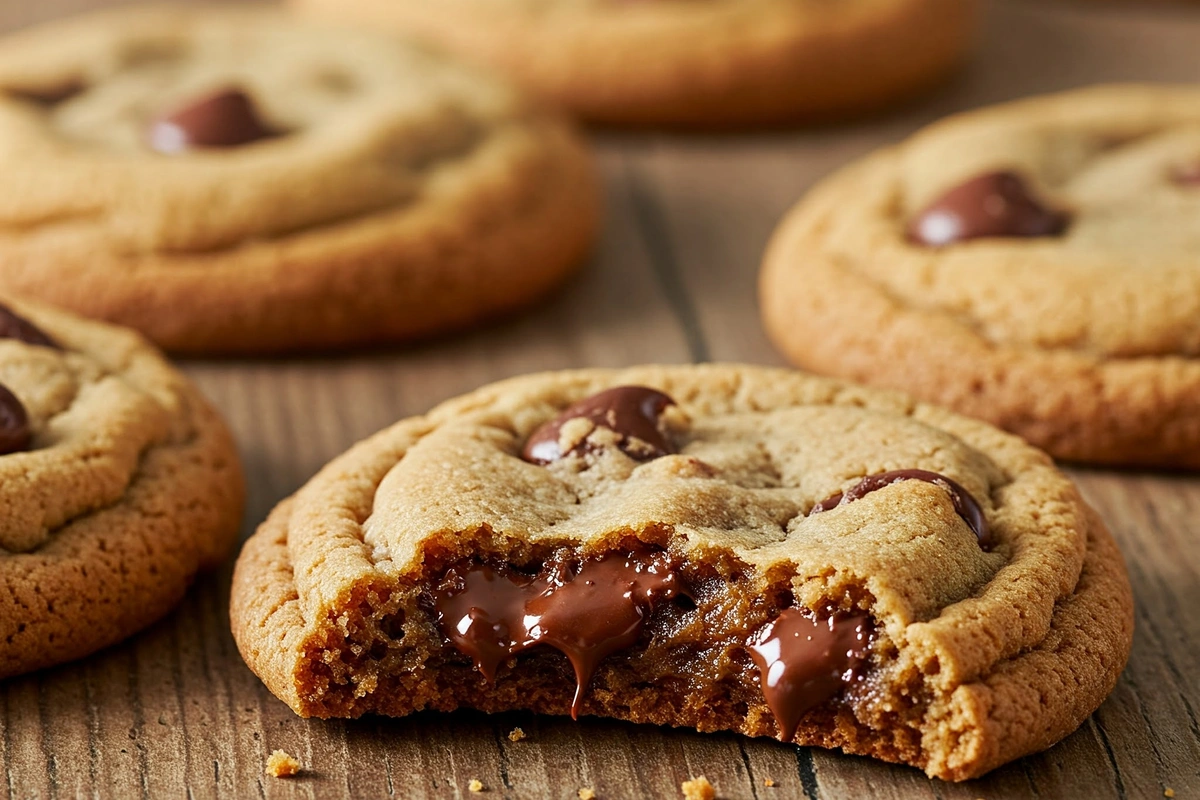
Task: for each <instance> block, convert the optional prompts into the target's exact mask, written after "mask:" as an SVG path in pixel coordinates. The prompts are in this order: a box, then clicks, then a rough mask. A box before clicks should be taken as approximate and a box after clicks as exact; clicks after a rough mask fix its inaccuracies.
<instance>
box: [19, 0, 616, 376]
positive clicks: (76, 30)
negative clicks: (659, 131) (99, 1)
mask: <svg viewBox="0 0 1200 800" xmlns="http://www.w3.org/2000/svg"><path fill="white" fill-rule="evenodd" d="M0 170H2V171H3V174H4V175H5V187H6V189H5V192H4V193H3V197H0V289H3V290H4V291H5V292H8V293H12V294H16V295H22V296H28V297H34V298H38V299H42V300H46V301H50V302H53V303H55V304H58V305H61V306H64V307H67V308H70V309H73V310H74V311H77V312H80V313H82V314H85V315H89V316H93V317H98V318H103V319H106V320H109V321H113V322H118V323H121V324H125V325H129V326H132V327H134V328H137V329H138V330H140V331H142V332H143V333H144V334H146V335H147V336H148V337H150V338H151V339H153V340H154V341H155V342H157V343H158V344H160V345H162V346H163V347H166V348H168V349H170V350H173V351H176V352H184V353H268V352H277V351H285V350H301V349H309V348H331V347H337V346H343V345H354V344H366V343H375V342H385V341H398V340H405V339H411V338H414V337H420V336H426V335H430V334H434V333H438V332H442V331H447V330H450V329H455V328H462V327H466V326H469V325H473V324H475V323H478V322H480V321H482V320H484V319H487V318H490V317H493V316H495V315H498V314H501V313H503V312H508V311H510V310H513V309H515V308H518V307H520V306H523V305H526V304H528V303H530V302H532V301H533V300H535V299H537V298H538V297H540V296H542V295H544V294H545V293H546V292H548V291H549V290H550V289H551V288H553V287H554V286H555V285H557V284H558V283H559V282H561V281H562V280H563V279H564V278H565V277H566V276H567V275H568V274H569V273H570V272H572V271H573V270H574V269H575V268H576V266H577V265H578V264H579V263H580V261H581V259H582V258H583V257H584V255H585V254H586V253H587V251H588V249H589V247H590V245H591V243H592V240H593V239H594V236H595V233H596V229H597V224H598V217H599V198H598V189H597V185H596V178H595V176H594V174H593V169H592V164H591V159H590V156H589V154H588V152H587V150H586V148H585V146H584V144H583V143H582V142H581V140H580V139H579V138H577V137H576V135H575V134H574V133H573V132H572V131H571V130H570V128H569V126H568V125H567V124H566V123H564V122H563V121H562V120H561V119H559V118H557V117H555V116H553V115H551V114H547V113H545V112H544V111H542V110H541V109H540V108H538V107H537V106H536V105H535V104H531V103H529V102H527V101H526V99H524V98H523V97H522V96H521V95H520V94H519V93H517V92H514V91H513V90H511V89H510V88H508V87H507V86H506V85H505V84H503V83H500V82H498V81H496V80H493V79H492V78H489V77H487V76H485V75H482V74H480V73H479V72H477V71H475V70H473V69H470V68H466V67H463V66H460V65H459V64H457V63H455V62H453V61H451V60H447V59H446V58H444V57H443V56H440V55H434V54H431V53H430V52H429V51H428V50H426V49H425V48H423V47H421V46H416V45H413V44H410V43H407V42H404V41H400V40H398V39H395V38H393V37H390V36H380V35H376V34H371V33H367V32H363V33H357V32H348V31H331V30H326V29H325V28H324V27H323V26H320V25H318V24H312V23H303V22H297V21H294V20H293V19H291V18H289V17H287V16H286V15H284V14H282V13H280V12H278V11H273V10H268V9H262V8H235V7H226V8H220V7H208V8H202V9H182V8H177V7H170V8H167V7H163V8H140V9H133V10H129V9H123V10H115V11H109V12H103V13H98V14H93V15H89V16H83V17H77V18H74V19H71V20H66V21H61V22H53V23H49V24H46V25H44V26H41V27H36V28H32V29H28V30H26V31H23V32H20V33H17V34H15V35H12V36H9V37H7V38H5V39H3V40H0Z"/></svg>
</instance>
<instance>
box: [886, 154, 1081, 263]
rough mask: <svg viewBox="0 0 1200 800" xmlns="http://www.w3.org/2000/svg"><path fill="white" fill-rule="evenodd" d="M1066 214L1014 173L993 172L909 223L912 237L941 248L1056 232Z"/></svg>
mask: <svg viewBox="0 0 1200 800" xmlns="http://www.w3.org/2000/svg"><path fill="white" fill-rule="evenodd" d="M1068 222H1069V218H1068V216H1067V215H1066V214H1064V213H1062V212H1060V211H1056V210H1054V209H1050V208H1046V207H1045V206H1044V205H1042V204H1041V203H1040V202H1039V201H1038V200H1037V198H1035V197H1034V196H1033V193H1032V192H1031V191H1030V190H1029V187H1028V186H1027V185H1026V184H1025V181H1024V180H1023V179H1022V178H1021V176H1020V175H1018V174H1016V173H1015V172H989V173H986V174H983V175H980V176H978V177H975V178H972V179H971V180H969V181H967V182H966V183H963V184H961V185H959V186H956V187H955V188H953V189H951V190H950V191H948V192H946V193H945V194H944V195H942V196H941V197H939V198H938V199H937V200H935V201H934V202H933V203H931V204H929V205H928V206H926V207H925V208H924V209H923V210H922V211H921V212H920V213H919V214H917V215H916V216H915V217H914V218H913V219H912V221H911V222H909V225H908V238H909V240H911V241H913V242H917V243H918V244H924V245H928V246H930V247H941V246H943V245H947V244H952V243H954V242H961V241H966V240H967V239H978V238H982V237H991V236H1003V237H1031V236H1057V235H1058V234H1060V233H1062V232H1063V231H1064V230H1066V227H1067V224H1068Z"/></svg>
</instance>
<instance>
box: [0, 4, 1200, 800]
mask: <svg viewBox="0 0 1200 800" xmlns="http://www.w3.org/2000/svg"><path fill="white" fill-rule="evenodd" d="M435 1H436V0H431V2H435ZM101 4H102V3H100V2H96V0H92V2H89V1H88V0H37V2H33V1H32V0H0V28H13V27H18V26H20V25H23V24H27V23H30V22H33V21H36V20H38V19H42V18H46V17H50V16H54V15H57V14H63V13H67V12H68V11H72V10H76V9H79V8H83V7H86V6H89V5H101ZM1136 5H1137V4H1134V5H1131V6H1128V7H1126V8H1119V7H1116V6H1100V5H1098V4H1095V3H1091V4H1088V5H1087V6H1086V7H1085V6H1083V5H1081V6H1069V5H1057V4H1053V3H1051V2H1048V0H1026V1H1025V2H1018V0H1008V1H1007V2H1004V1H1003V0H997V1H996V2H993V3H992V5H991V6H990V7H989V13H988V16H987V21H986V22H987V24H986V27H985V30H984V31H983V33H982V36H981V39H982V41H981V47H980V50H979V53H978V56H977V58H976V59H975V61H974V63H973V64H972V65H971V66H970V68H969V69H968V70H967V71H966V72H965V73H964V74H963V75H962V76H961V77H960V78H959V79H957V80H956V81H955V82H953V83H952V84H951V85H949V86H947V87H945V89H944V90H943V91H941V92H940V93H938V94H937V95H936V96H934V97H932V98H930V99H928V100H927V101H925V102H924V103H922V104H920V105H918V106H916V107H915V108H910V109H908V110H907V111H905V112H901V113H898V114H895V115H892V116H890V117H887V118H884V119H879V120H873V121H870V122H864V123H861V124H856V125H851V126H846V127H839V128H829V129H822V130H816V131H805V132H794V133H775V134H769V135H768V134H760V135H750V136H730V137H670V136H658V135H651V136H641V135H637V136H635V135H606V136H603V137H601V138H600V140H599V141H598V147H599V151H600V158H601V161H602V164H603V167H604V173H605V176H606V179H607V180H606V187H607V189H606V191H607V201H608V226H607V228H606V231H605V235H604V239H603V241H602V242H601V244H600V247H599V250H598V252H597V254H596V256H595V258H594V259H592V261H591V263H590V264H589V265H588V266H587V268H586V269H585V270H584V272H583V273H582V274H581V275H580V276H579V278H578V279H576V280H575V281H573V282H572V283H571V284H570V285H569V286H568V287H567V288H566V289H565V290H564V291H563V292H561V293H560V294H558V295H557V296H556V297H555V298H554V299H553V300H552V302H550V303H549V304H548V305H546V306H545V307H543V308H542V309H541V310H539V311H536V312H534V313H533V314H531V315H528V316H525V317H523V318H521V319H518V320H514V321H512V322H509V323H506V324H502V325H499V326H496V327H493V328H491V329H489V330H486V331H482V332H479V333H476V334H472V335H468V336H464V337H460V338H456V339H451V340H448V341H444V342H440V343H436V344H429V345H425V346H420V347H415V348H411V349H406V350H401V351H394V352H384V353H371V354H352V355H347V356H345V357H341V358H326V359H319V360H290V361H262V362H259V361H253V362H238V363H191V364H188V365H187V370H188V371H189V372H190V373H191V375H192V376H194V377H195V379H196V380H197V381H199V382H200V384H201V385H202V386H203V388H204V389H205V390H206V391H207V392H208V394H209V395H210V396H211V397H212V398H213V400H214V401H215V402H216V403H217V404H218V405H219V406H220V407H221V409H223V411H224V412H225V414H226V416H227V417H228V419H229V421H230V423H231V425H232V426H233V429H234V431H235V433H236V434H237V436H238V438H239V441H240V442H241V450H242V455H243V457H244V459H245V463H246V466H247V471H248V474H249V482H250V486H249V491H250V496H249V507H248V509H247V512H246V519H245V531H246V533H249V531H250V530H252V529H253V527H254V525H255V524H256V523H257V522H258V521H259V520H261V519H262V518H263V517H264V516H265V515H266V513H267V511H268V510H269V509H270V508H271V506H272V505H274V503H275V502H276V501H278V500H279V499H280V498H282V497H284V496H285V495H287V494H289V493H290V492H292V491H293V490H295V489H296V488H297V487H299V486H300V485H301V484H302V483H303V482H304V481H305V479H306V478H307V477H308V476H309V475H311V474H312V473H313V472H314V471H316V470H317V468H318V467H320V466H321V465H322V464H323V463H324V462H325V461H326V460H328V459H329V458H331V457H332V456H334V455H336V454H337V453H340V452H341V451H342V450H344V449H345V448H346V447H347V446H348V445H350V444H351V443H352V442H354V441H356V440H358V439H360V438H362V437H364V436H366V435H367V434H370V433H372V432H373V431H375V430H377V429H379V428H381V427H383V426H385V425H387V424H389V423H391V422H393V421H395V420H397V419H399V418H401V417H404V416H407V415H410V414H415V413H418V412H421V411H424V410H426V409H427V408H429V407H430V406H431V405H432V404H434V403H436V402H437V401H439V400H442V399H445V398H447V397H450V396H453V395H456V394H459V393H461V392H464V391H467V390H469V389H471V388H473V387H475V386H478V385H480V384H482V383H485V382H488V381H492V380H495V379H499V378H503V377H506V376H510V375H515V374H518V373H522V372H529V371H533V370H542V369H556V368H562V367H573V366H584V365H597V366H605V365H613V366H616V365H625V364H633V363H638V362H647V361H661V362H688V361H704V360H738V361H751V362H762V363H769V364H776V363H780V359H779V357H778V356H777V355H776V354H775V353H774V352H773V351H772V350H771V348H770V347H769V346H768V344H767V342H766V340H765V339H764V337H763V334H762V333H761V331H760V328H759V324H758V318H757V314H756V308H755V291H754V285H755V274H756V270H757V264H758V258H759V254H760V252H761V250H762V247H763V245H764V243H765V241H766V239H767V236H768V234H769V233H770V231H771V228H772V226H773V225H774V223H775V222H776V220H778V219H779V217H780V215H781V214H782V212H783V211H784V209H786V208H787V207H788V205H789V204H790V203H791V202H793V201H794V200H795V199H796V198H797V196H798V195H799V194H800V193H802V192H803V191H804V190H805V189H806V188H807V187H808V186H809V185H810V184H812V182H813V181H814V180H816V179H817V178H819V177H821V176H822V175H824V174H825V173H827V172H829V171H830V170H832V169H834V168H835V167H837V166H838V165H839V164H841V163H843V162H845V161H846V160H847V159H849V158H852V157H854V156H857V155H858V154H860V153H864V152H866V151H868V150H870V149H872V148H873V147H876V146H877V145H879V144H881V143H883V142H888V141H893V140H896V139H898V138H900V137H902V136H904V135H905V134H907V133H908V132H909V131H911V130H913V129H914V128H916V127H917V126H918V125H921V124H923V123H925V122H927V121H929V120H931V119H934V118H936V117H938V116H940V115H942V114H944V113H947V112H949V111H953V110H957V109H962V108H968V107H972V106H976V105H980V104H983V103H987V102H992V101H996V100H1002V99H1006V98H1011V97H1018V96H1021V95H1025V94H1029V93H1033V92H1039V91H1044V90H1050V89H1058V88H1065V87H1071V86H1076V85H1080V84H1085V83H1089V82H1095V81H1106V80H1126V79H1157V80H1189V79H1190V80H1195V79H1196V78H1197V69H1196V66H1197V64H1198V63H1200V61H1198V55H1197V51H1198V50H1200V10H1196V9H1183V8H1173V9H1172V8H1167V7H1161V8H1148V7H1143V8H1136ZM0 180H2V179H0ZM0 185H2V183H0ZM1074 474H1075V476H1076V477H1077V478H1078V480H1079V482H1080V483H1081V484H1082V486H1083V489H1084V491H1085V493H1086V494H1087V496H1088V498H1089V500H1090V501H1091V502H1092V503H1094V504H1095V505H1096V506H1097V507H1098V508H1099V509H1100V511H1101V512H1102V513H1103V515H1104V517H1105V518H1106V519H1107V520H1108V522H1109V524H1110V525H1111V526H1112V528H1113V529H1114V531H1115V533H1116V535H1117V537H1118V539H1119V540H1120V543H1121V545H1122V546H1123V549H1124V551H1125V554H1126V557H1127V558H1128V560H1129V568H1130V573H1131V576H1132V579H1133V584H1134V589H1135V592H1136V594H1137V598H1138V605H1137V626H1138V627H1137V636H1136V639H1135V642H1134V651H1133V657H1132V659H1131V660H1130V663H1129V667H1128V669H1127V670H1126V671H1125V674H1124V677H1123V678H1122V679H1121V682H1120V684H1119V685H1118V686H1117V689H1116V691H1115V692H1114V693H1113V695H1112V697H1111V698H1110V699H1109V700H1108V702H1106V703H1105V704H1104V706H1103V707H1102V708H1101V709H1100V710H1099V711H1098V712H1097V713H1096V714H1095V715H1094V716H1093V717H1092V719H1090V720H1089V721H1088V722H1087V723H1085V724H1084V725H1083V727H1082V728H1081V729H1080V730H1079V731H1078V732H1076V733H1075V734H1073V735H1072V736H1070V737H1069V738H1067V739H1066V740H1065V741H1064V742H1063V743H1061V744H1059V745H1058V746H1057V747H1055V748H1053V749H1052V750H1050V751H1049V752H1047V753H1044V754H1042V755H1039V756H1034V757H1031V758H1027V759H1024V760H1023V761H1021V762H1018V763H1016V764H1012V765H1010V766H1008V767H1006V768H1003V769H1000V770H997V771H996V772H994V773H993V774H992V775H990V776H989V777H987V778H986V779H984V780H980V781H975V782H972V783H969V784H964V785H951V784H946V783H941V782H936V781H929V780H927V779H926V778H925V777H924V776H923V775H922V774H921V773H919V772H917V771H916V770H913V769H908V768H903V767H891V766H887V765H884V764H878V763H874V762H872V761H869V760H866V759H861V758H852V757H847V756H842V755H839V754H834V753H828V752H824V751H817V750H807V749H801V748H796V747H791V746H784V745H780V744H778V743H776V742H773V741H771V740H748V739H742V738H739V737H736V736H731V735H699V734H693V733H685V732H679V731H673V730H668V729H658V728H653V727H644V726H634V725H626V724H620V723H612V722H603V721H597V720H591V719H585V720H583V721H581V722H579V723H577V724H576V723H572V722H570V721H567V720H564V719H557V718H536V717H533V716H532V715H528V714H509V715H501V716H495V717H488V716H485V715H480V714H472V713H458V714H452V715H437V714H421V715H417V716H415V717H411V718H408V719H401V720H389V719H364V720H358V721H352V722H340V721H334V722H321V721H305V720H302V719H299V718H297V717H296V716H294V715H293V714H292V712H291V711H290V710H288V708H287V707H286V706H284V705H283V704H282V703H280V702H279V701H277V700H276V699H275V698H274V697H272V696H271V695H270V693H268V692H267V691H266V689H264V688H263V686H262V685H261V684H260V683H259V681H258V680H257V679H256V678H255V677H254V676H253V675H252V674H251V673H250V671H249V670H248V669H246V668H245V666H244V665H243V664H242V661H241V659H240V658H239V657H238V654H237V651H236V649H235V648H234V644H233V640H232V638H231V637H230V634H229V626H228V624H227V621H226V617H227V597H228V593H229V573H230V569H229V567H226V568H225V569H223V570H222V571H221V572H220V573H219V574H218V575H215V576H209V577H206V578H204V579H203V580H201V581H200V582H199V583H198V584H197V586H196V587H195V588H194V590H193V591H192V592H191V594H190V595H189V596H188V598H187V600H186V601H185V602H184V603H183V605H182V606H181V607H180V608H179V609H178V611H176V612H175V613H174V614H172V615H171V616H170V617H168V618H167V619H165V620H163V621H162V622H161V623H159V624H158V625H156V626H154V627H153V628H151V629H150V630H148V631H146V632H144V633H143V634H141V635H140V636H137V637H134V638H133V639H131V640H130V641H129V642H127V643H125V644H123V645H120V646H117V647H114V648H112V649H110V650H108V651H106V652H104V653H101V654H99V655H97V656H95V657H93V658H90V659H87V660H86V661H83V662H81V663H79V664H75V665H69V666H66V667H62V668H59V669H53V670H47V671H45V672H42V673H40V674H36V675H30V676H26V677H24V678H18V679H14V680H10V681H8V682H6V683H3V684H0V763H2V764H3V767H4V779H5V783H4V786H6V787H7V789H8V792H9V796H10V797H19V798H27V797H29V798H32V797H36V798H52V797H77V796H79V797H82V796H89V797H93V796H95V797H119V798H126V797H147V798H163V797H184V796H187V797H189V798H192V797H195V798H202V797H213V796H218V795H219V796H223V797H239V798H245V797H268V796H269V797H293V796H297V797H319V798H327V797H343V796H355V797H385V796H396V797H404V798H424V797H430V798H433V797H437V798H442V797H474V796H475V795H472V794H470V793H469V792H468V791H467V784H468V782H469V781H470V780H471V779H472V778H477V779H479V780H480V781H482V782H483V784H484V785H485V786H486V787H487V792H488V793H487V794H484V795H479V796H480V797H484V798H486V797H505V798H575V797H576V792H577V790H578V789H579V788H580V787H584V786H590V787H594V788H595V790H596V792H597V794H598V796H599V797H601V798H613V799H614V800H615V798H639V797H645V798H658V797H662V798H670V797H678V796H679V783H680V781H681V780H684V779H686V778H688V777H690V776H693V775H700V774H704V775H706V776H708V778H709V779H711V780H712V782H713V783H714V784H715V785H716V786H717V788H718V791H719V796H720V797H722V798H760V799H761V800H771V798H780V800H782V799H783V798H799V797H806V798H810V799H812V798H818V797H821V798H838V797H863V798H899V797H904V798H908V797H920V798H948V799H949V798H964V799H965V800H969V799H970V798H976V797H985V798H1013V797H1043V798H1045V797H1050V798H1060V797H1061V798H1076V797H1078V798H1089V800H1090V799H1091V798H1097V799H1098V798H1109V797H1113V798H1125V797H1129V798H1154V797H1162V796H1163V795H1164V793H1165V791H1166V790H1167V789H1168V788H1170V789H1172V790H1173V792H1174V796H1175V797H1178V798H1200V722H1198V716H1200V479H1196V478H1187V477H1174V476H1163V475H1152V474H1140V473H1133V474H1131V473H1125V474H1117V473H1110V472H1099V471H1087V470H1075V471H1074ZM516 726H520V727H521V728H523V729H524V731H525V732H526V733H527V734H528V738H527V739H525V740H524V741H519V742H510V741H509V740H508V738H507V734H508V732H509V731H510V730H512V729H513V728H514V727H516ZM275 748H282V749H285V750H287V751H288V752H290V753H292V754H294V755H296V756H298V757H299V758H300V760H301V761H302V762H303V763H304V764H305V766H306V768H307V771H306V773H305V776H304V777H301V778H297V779H292V780H278V779H273V778H267V777H264V774H263V764H264V761H265V759H266V756H267V754H269V753H270V752H271V751H272V750H273V749H275ZM766 779H771V780H773V781H774V783H775V785H774V787H773V788H767V787H766V786H765V783H764V781H765V780H766ZM0 791H2V790H0Z"/></svg>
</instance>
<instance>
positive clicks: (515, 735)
mask: <svg viewBox="0 0 1200 800" xmlns="http://www.w3.org/2000/svg"><path fill="white" fill-rule="evenodd" d="M524 738H525V731H523V730H521V729H520V728H513V729H512V730H511V731H510V732H509V734H508V740H509V741H510V742H519V741H521V740H522V739H524Z"/></svg>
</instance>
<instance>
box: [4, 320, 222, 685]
mask: <svg viewBox="0 0 1200 800" xmlns="http://www.w3.org/2000/svg"><path fill="white" fill-rule="evenodd" d="M4 302H5V304H4V305H0V495H2V500H0V503H2V504H3V508H4V514H3V515H2V516H0V587H2V591H0V678H2V677H7V676H10V675H15V674H18V673H22V672H26V671H29V670H33V669H38V668H40V667H46V666H50V665H52V664H58V663H61V662H64V661H69V660H71V659H75V658H80V657H82V656H85V655H88V654H89V653H92V652H94V651H96V650H98V649H100V648H102V647H105V646H107V645H110V644H113V643H114V642H117V641H119V640H121V639H123V638H125V637H127V636H129V635H130V634H132V633H134V632H135V631H138V630H140V629H141V628H144V627H145V626H147V625H149V624H150V623H151V622H154V621H155V620H157V619H158V618H160V617H162V616H163V615H164V614H166V613H167V611H169V610H170V609H171V607H172V606H173V605H175V603H176V602H178V601H179V599H180V598H181V597H182V596H183V593H184V591H185V590H186V589H187V587H188V584H189V583H191V581H192V579H193V578H194V577H195V575H196V573H197V572H198V571H199V570H201V569H205V568H208V567H213V566H215V565H216V564H217V563H219V562H220V561H221V560H222V559H223V558H224V557H225V556H226V555H227V554H228V553H229V550H230V549H231V548H232V547H233V544H234V541H235V538H236V535H237V530H238V526H239V523H240V520H241V510H242V495H243V486H242V472H241V467H240V465H239V463H238V457H237V451H236V450H235V448H234V444H233V440H232V439H231V437H230V435H229V432H228V431H227V430H226V429H225V425H224V423H223V422H221V420H220V419H219V418H218V417H217V415H216V413H215V412H214V411H213V410H212V408H210V407H209V405H208V403H207V402H206V401H205V400H204V398H203V397H202V396H201V395H200V393H199V391H197V389H196V388H195V387H194V386H193V385H192V384H191V383H190V382H189V381H188V380H187V379H186V378H184V377H183V376H182V375H181V374H179V373H178V372H177V371H175V370H174V369H173V368H172V367H171V366H170V365H169V364H168V363H167V362H166V361H164V360H163V358H162V356H161V355H159V353H158V352H157V351H156V350H154V348H152V347H150V346H149V345H148V344H147V343H146V342H145V341H144V340H143V339H142V338H141V337H140V336H138V335H137V334H135V333H133V332H132V331H127V330H122V329H119V328H115V327H112V326H109V325H105V324H102V323H97V322H89V321H85V320H81V319H78V318H76V317H73V316H71V315H68V314H65V313H63V312H60V311H54V310H51V309H49V308H46V307H42V306H34V305H30V304H27V303H23V302H16V301H8V300H6V301H4Z"/></svg>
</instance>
